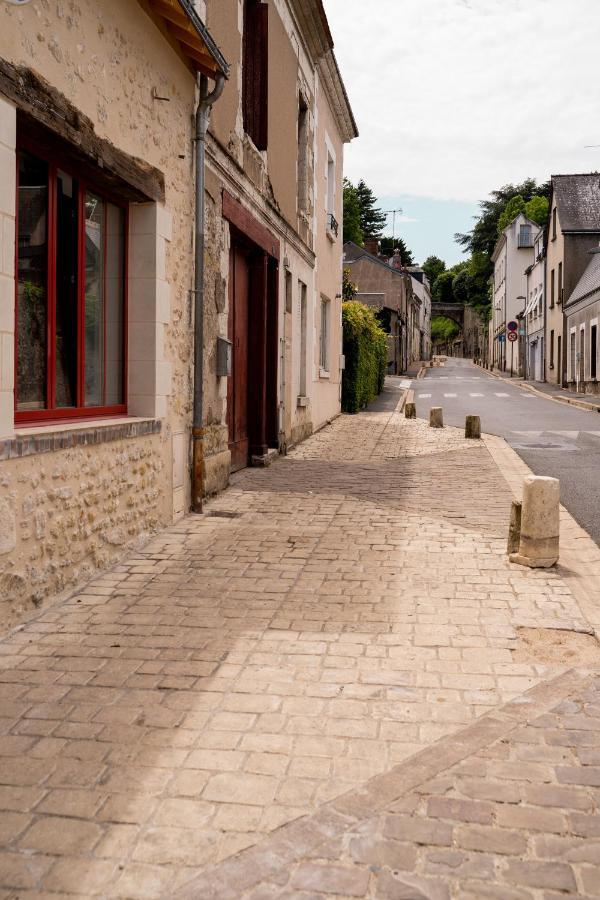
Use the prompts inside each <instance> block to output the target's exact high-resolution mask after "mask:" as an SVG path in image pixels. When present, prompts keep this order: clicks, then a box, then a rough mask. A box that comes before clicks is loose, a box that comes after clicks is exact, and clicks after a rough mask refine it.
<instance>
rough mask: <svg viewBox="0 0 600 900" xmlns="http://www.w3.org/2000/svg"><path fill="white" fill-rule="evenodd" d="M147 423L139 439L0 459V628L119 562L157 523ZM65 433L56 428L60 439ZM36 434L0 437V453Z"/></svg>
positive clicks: (159, 452) (158, 460) (160, 503)
mask: <svg viewBox="0 0 600 900" xmlns="http://www.w3.org/2000/svg"><path fill="white" fill-rule="evenodd" d="M115 427H121V428H122V427H123V426H115ZM141 430H143V429H141ZM146 430H148V431H149V433H148V434H144V435H143V436H141V437H132V438H123V439H120V440H115V441H110V442H107V443H103V444H100V445H98V444H96V445H80V446H74V447H71V448H69V449H65V450H60V451H57V452H48V453H32V454H31V455H28V456H24V457H23V456H21V457H20V458H18V457H17V458H12V459H11V458H9V459H2V461H1V462H0V632H5V631H6V629H7V628H10V627H11V626H14V625H16V624H17V623H18V622H20V621H22V620H23V619H25V618H27V617H28V616H30V615H31V614H32V612H35V609H36V607H40V606H42V605H43V604H44V603H45V602H47V601H48V600H49V599H50V598H52V599H56V598H57V597H58V596H59V595H60V594H61V592H64V591H65V590H68V589H70V588H73V587H75V586H76V585H78V584H80V583H81V582H82V581H85V580H87V579H88V578H90V577H91V576H92V575H93V574H94V573H95V572H96V571H97V570H99V569H105V568H107V567H109V566H111V565H113V564H114V563H116V562H118V560H119V559H120V558H121V557H122V556H123V554H124V553H125V552H126V550H128V549H129V548H131V547H132V546H135V545H136V544H138V543H140V542H142V541H143V540H145V538H146V537H147V536H148V535H149V534H150V533H152V532H153V531H154V530H156V528H157V527H158V526H159V524H161V523H162V522H164V520H165V498H164V492H163V491H162V489H161V482H162V480H163V478H164V475H163V470H164V468H165V462H164V457H165V452H164V446H163V445H164V439H163V436H161V434H160V433H152V431H153V428H152V426H151V425H150V423H149V425H148V428H147V429H146ZM89 431H90V434H89V436H88V437H89V440H92V439H93V432H94V429H90V430H89ZM68 435H69V432H63V436H62V438H61V440H62V441H63V443H67V442H68V441H69V438H68ZM78 437H79V438H80V439H81V433H79V435H78ZM96 437H97V436H96ZM34 441H35V439H34V438H28V439H26V440H25V441H21V443H20V444H19V442H18V441H14V442H12V443H11V442H4V443H2V442H0V458H1V457H2V456H6V455H7V453H8V452H11V450H12V452H18V450H19V449H20V450H21V452H27V450H28V449H31V444H32V442H34Z"/></svg>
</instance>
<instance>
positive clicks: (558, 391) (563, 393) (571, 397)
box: [485, 369, 600, 412]
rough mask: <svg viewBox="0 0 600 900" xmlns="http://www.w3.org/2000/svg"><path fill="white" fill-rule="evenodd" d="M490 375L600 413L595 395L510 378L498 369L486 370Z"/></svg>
mask: <svg viewBox="0 0 600 900" xmlns="http://www.w3.org/2000/svg"><path fill="white" fill-rule="evenodd" d="M485 371H487V372H488V374H489V375H493V376H494V377H496V378H504V379H506V381H510V382H511V383H512V384H516V385H518V386H519V387H522V388H525V390H528V391H533V392H534V393H539V394H544V395H545V396H547V397H550V398H552V399H553V400H559V401H560V402H561V403H569V404H571V405H572V406H578V407H580V408H581V409H589V410H591V411H593V412H600V396H597V397H596V398H595V397H594V395H593V394H578V393H576V392H575V391H570V390H568V389H567V388H562V387H559V386H558V385H556V384H548V383H547V382H545V381H525V380H524V379H523V378H521V377H520V376H517V375H515V376H513V377H512V378H511V377H510V371H509V372H501V371H499V370H498V369H494V370H489V369H486V370H485Z"/></svg>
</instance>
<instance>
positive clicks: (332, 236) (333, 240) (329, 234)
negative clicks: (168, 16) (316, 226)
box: [326, 228, 338, 244]
mask: <svg viewBox="0 0 600 900" xmlns="http://www.w3.org/2000/svg"><path fill="white" fill-rule="evenodd" d="M326 234H327V237H328V238H329V240H330V241H331V243H332V244H335V243H337V239H338V238H337V234H335V232H333V231H331V229H330V228H327V230H326Z"/></svg>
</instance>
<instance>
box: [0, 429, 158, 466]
mask: <svg viewBox="0 0 600 900" xmlns="http://www.w3.org/2000/svg"><path fill="white" fill-rule="evenodd" d="M161 428H162V422H161V421H160V419H143V420H141V421H135V422H131V421H129V422H123V423H121V424H115V423H114V422H111V424H107V425H100V424H95V425H83V426H82V427H80V428H74V429H73V430H68V431H47V432H44V433H42V434H32V435H31V436H29V437H26V436H23V435H19V436H18V437H14V438H7V439H5V440H0V461H3V460H7V459H22V458H23V457H25V456H35V455H37V454H38V453H55V452H57V451H58V450H71V449H73V448H74V447H91V446H96V445H98V444H108V443H111V442H112V441H119V440H122V439H124V438H139V437H145V436H146V435H149V434H160V431H161Z"/></svg>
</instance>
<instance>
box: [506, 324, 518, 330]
mask: <svg viewBox="0 0 600 900" xmlns="http://www.w3.org/2000/svg"><path fill="white" fill-rule="evenodd" d="M506 327H507V328H508V330H509V331H516V330H517V328H518V327H519V324H518V322H509V323H508V325H507V326H506Z"/></svg>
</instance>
